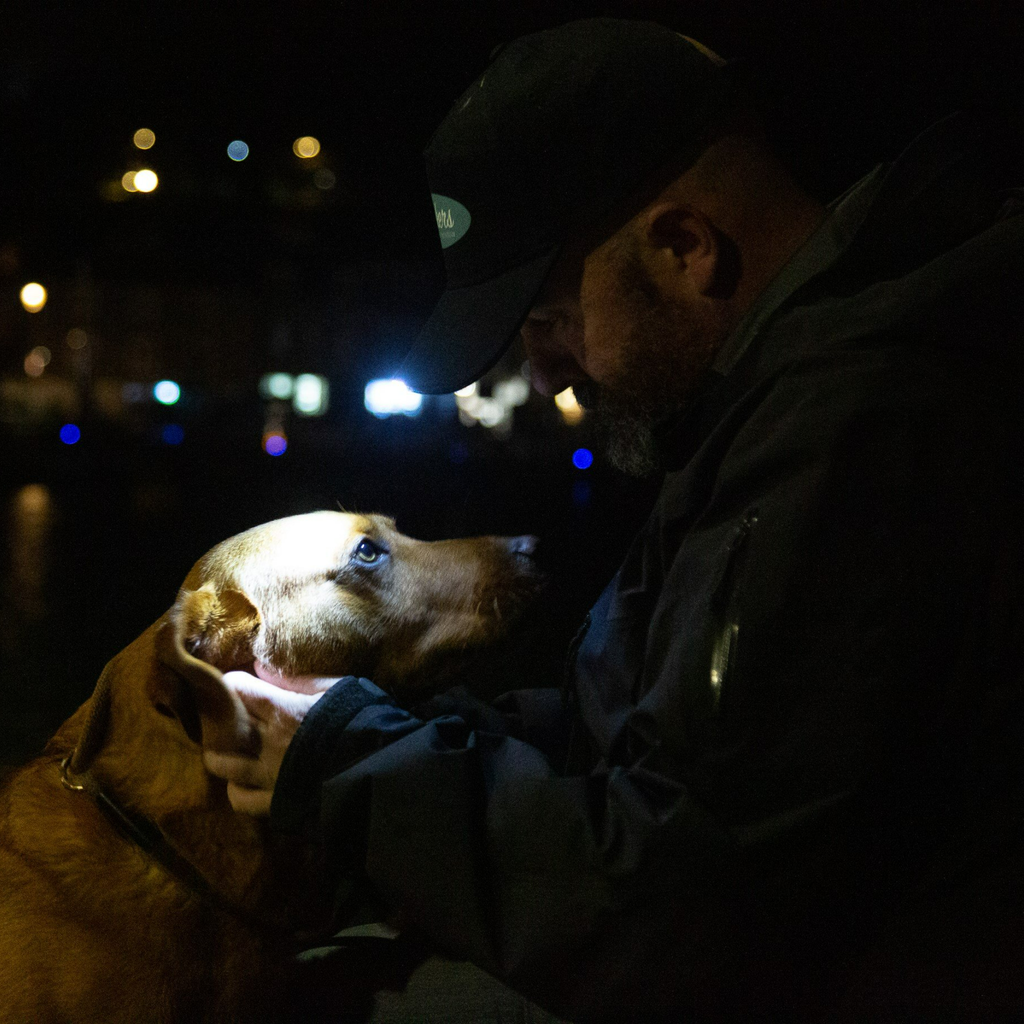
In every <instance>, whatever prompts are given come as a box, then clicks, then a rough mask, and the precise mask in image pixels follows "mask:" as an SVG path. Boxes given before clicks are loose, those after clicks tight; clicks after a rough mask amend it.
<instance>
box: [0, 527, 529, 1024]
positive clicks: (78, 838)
mask: <svg viewBox="0 0 1024 1024" xmlns="http://www.w3.org/2000/svg"><path fill="white" fill-rule="evenodd" d="M364 542H367V543H364ZM529 548H530V542H529V539H523V538H518V539H512V540H509V539H503V538H486V537H485V538H476V539H472V540H461V541H439V542H434V543H426V542H422V541H414V540H411V539H410V538H408V537H404V536H402V535H401V534H400V533H398V532H397V530H396V529H395V525H394V523H393V522H392V521H391V520H389V519H385V518H383V517H380V516H357V515H351V514H347V513H335V512H319V513H313V514H311V515H306V516H295V517H291V518H289V519H283V520H278V521H276V522H273V523H268V524H266V525H264V526H261V527H257V528H255V529H253V530H249V531H247V532H246V533H243V534H240V535H238V536H237V537H234V538H231V539H230V540H228V541H225V542H224V543H222V544H220V545H218V546H217V547H216V548H214V549H213V550H212V551H211V552H210V553H209V554H207V555H206V556H205V557H204V558H202V559H201V560H200V561H199V562H198V563H197V564H196V565H195V567H194V568H193V569H192V571H191V572H190V573H189V575H188V577H187V579H186V580H185V583H184V585H183V587H182V589H181V590H180V592H179V594H178V598H177V600H176V602H175V604H174V606H173V607H172V608H171V609H170V611H169V612H168V613H167V614H165V615H164V616H163V617H161V619H160V620H159V621H158V622H156V623H154V624H153V626H151V627H150V628H149V629H148V630H146V632H145V633H143V635H142V636H141V637H139V638H138V639H137V640H136V641H135V642H134V643H132V644H131V645H130V646H129V647H127V648H126V649H125V650H124V651H122V652H121V653H120V654H119V655H117V656H116V657H115V658H114V659H113V660H112V661H111V662H110V663H109V664H108V665H107V667H106V669H105V670H104V672H103V675H102V676H101V679H100V682H99V684H98V685H97V688H96V692H95V693H94V694H93V697H92V698H90V700H89V701H87V702H86V703H85V704H84V705H83V706H82V707H81V708H79V710H78V711H77V712H76V713H75V714H74V715H73V716H72V717H71V718H70V719H69V720H68V721H67V722H66V723H65V724H64V725H63V726H62V727H61V728H60V729H59V731H58V732H57V734H56V735H55V736H54V738H53V739H52V740H51V741H50V743H49V745H48V746H47V749H46V751H45V753H44V754H43V756H41V757H40V758H38V759H37V760H35V761H33V762H32V763H30V764H29V765H27V766H26V767H24V768H23V769H21V770H20V771H19V772H17V773H16V774H15V775H14V777H13V778H12V779H11V780H10V781H9V782H8V784H7V785H6V786H5V788H4V789H3V791H2V792H0V1022H2V1024H28V1022H32V1024H58V1022H61V1024H85V1022H96V1024H100V1022H102V1024H117V1022H124V1024H140V1022H145V1024H158V1022H165V1021H182V1022H184V1021H188V1022H193V1021H204V1020H209V1021H236V1020H245V1019H259V1020H261V1019H264V1017H265V1016H269V1015H270V1010H269V1009H268V1007H269V1005H270V1004H269V1003H268V1002H267V1000H268V998H269V995H268V993H269V992H271V991H272V990H273V989H274V988H275V986H277V985H278V984H279V982H280V981H281V974H280V971H281V969H282V963H283V962H286V961H287V957H284V956H283V955H282V953H281V949H282V948H283V945H284V943H285V941H286V940H287V938H288V937H289V936H290V935H291V934H292V932H293V930H294V929H299V928H304V927H311V928H315V927H317V926H320V925H322V924H323V923H324V921H323V917H322V915H323V913H324V911H325V909H326V903H321V902H320V901H318V899H317V897H318V896H319V895H320V893H319V892H318V890H317V885H316V881H315V878H316V873H315V870H314V867H313V864H312V859H311V857H309V856H308V855H307V851H304V850H297V849H292V848H289V849H282V848H278V847H277V846H276V845H274V844H273V843H272V842H271V840H270V837H269V834H268V832H267V829H266V825H265V823H264V822H263V821H261V820H258V819H252V818H249V817H246V816H243V815H238V814H235V813H233V812H232V810H231V808H230V806H229V804H228V803H227V800H226V797H225V790H224V784H223V783H222V782H220V781H219V780H216V779H213V778H211V777H210V776H209V775H207V773H206V772H205V771H204V769H203V764H202V756H201V754H202V746H201V744H205V745H206V746H208V747H213V748H216V749H221V750H237V749H241V748H242V747H244V745H245V744H246V743H247V742H248V737H249V735H250V732H249V726H248V720H247V716H246V713H245V711H244V708H243V707H242V705H241V703H240V701H239V699H238V697H237V696H236V695H235V694H234V693H233V692H232V691H231V690H230V689H228V688H227V686H226V685H225V684H224V681H223V678H222V677H221V674H220V672H221V671H227V670H229V669H234V668H246V669H249V670H251V669H252V666H253V663H254V661H259V662H261V663H263V665H265V666H266V667H268V668H270V669H273V670H277V671H279V672H281V673H282V674H283V675H284V676H288V677H294V676H303V675H310V676H332V675H340V674H350V673H351V674H361V675H367V676H369V677H370V678H373V679H374V680H375V681H376V682H377V683H378V684H379V685H382V686H384V687H385V688H390V689H392V690H394V691H396V692H400V693H401V694H403V695H405V696H410V695H412V694H418V693H426V692H428V691H429V690H431V689H436V688H437V687H438V686H439V685H440V681H441V680H442V679H443V678H444V677H445V673H446V672H447V670H448V669H449V668H450V666H451V665H452V664H453V663H454V662H455V661H456V660H457V659H458V657H459V656H460V655H461V654H462V653H463V652H465V651H468V650H470V649H473V648H475V647H480V646H481V645H486V644H489V643H490V642H491V641H493V640H495V639H497V638H498V637H499V636H501V635H502V634H504V633H505V632H506V629H507V626H508V624H509V622H510V621H511V620H512V619H513V618H514V612H515V610H516V608H517V606H518V605H519V604H520V603H521V602H522V600H523V599H524V598H526V597H527V596H528V595H529V594H530V593H531V592H532V591H533V590H534V589H535V583H536V575H535V573H534V571H533V569H532V566H531V565H530V563H529V559H528V558H526V557H524V556H525V555H526V554H527V553H528V550H529ZM376 552H380V554H376ZM210 666H215V668H211V667H210ZM83 739H84V741H85V742H86V743H87V744H89V745H90V746H91V748H93V749H90V750H89V751H88V758H89V760H90V761H91V766H90V771H91V774H92V775H93V777H95V778H96V779H97V780H98V781H99V782H100V783H101V784H102V785H103V787H104V788H105V789H107V790H108V791H109V792H110V793H112V794H114V795H115V796H116V797H117V798H118V799H119V800H120V801H121V802H122V803H123V804H124V805H125V806H126V807H128V808H129V809H130V810H132V811H134V812H137V813H139V814H143V815H146V816H147V817H148V818H150V819H151V820H152V821H154V822H156V823H157V824H158V825H159V826H160V828H161V829H162V830H163V832H164V833H165V835H166V836H167V837H168V839H169V840H170V842H171V843H172V844H173V846H174V847H175V848H176V849H177V850H178V851H179V852H180V853H181V854H183V855H184V856H185V857H186V858H187V859H188V860H189V861H191V863H192V864H193V865H194V866H195V867H196V868H197V869H198V870H199V872H200V873H201V874H202V875H203V876H204V877H205V878H206V879H207V881H208V882H209V883H210V885H211V887H212V888H213V889H214V890H216V891H217V893H219V894H220V895H221V896H223V897H224V898H225V899H226V900H228V901H230V902H231V903H233V904H237V905H238V906H240V907H243V908H245V910H246V912H248V913H249V914H251V915H253V916H255V917H258V918H260V919H261V920H262V921H265V922H267V923H268V924H267V927H266V928H263V927H260V926H258V925H253V924H251V922H247V921H246V920H244V919H241V918H240V917H238V916H236V915H234V914H232V913H229V912H227V911H225V910H224V909H222V908H219V907H218V906H217V905H215V904H214V903H212V902H211V901H209V900H205V899H203V898H201V897H199V896H196V895H195V894H194V893H192V892H191V891H190V890H189V889H188V888H187V887H186V886H184V885H183V884H182V883H181V882H179V881H177V880H176V879H175V878H173V877H172V876H171V875H170V874H169V873H168V872H167V871H166V870H165V869H164V868H162V867H161V866H160V865H158V864H156V863H155V862H154V861H153V860H152V859H151V858H150V857H149V856H148V855H147V854H145V853H144V852H143V851H142V850H140V849H139V848H137V847H136V846H134V845H132V844H131V843H130V842H128V841H127V840H126V839H125V838H124V837H123V836H122V835H120V834H119V833H118V832H117V831H116V830H115V829H114V828H113V827H112V825H111V824H110V822H109V821H107V820H106V819H105V817H104V816H103V814H102V813H101V812H100V810H99V808H98V807H97V805H96V803H95V802H94V801H93V800H92V799H91V798H90V797H89V796H88V795H87V794H85V793H81V792H72V791H69V790H68V789H66V788H65V787H64V786H63V785H62V783H61V778H60V768H59V764H60V762H61V761H62V759H64V758H65V757H67V756H68V755H69V754H71V753H72V751H75V749H76V745H78V746H79V748H80V747H81V744H82V741H83ZM82 757H84V754H83V751H82V750H81V749H79V750H78V752H77V753H75V758H76V759H79V758H82ZM279 940H282V941H281V943H279ZM254 1007H258V1009H254Z"/></svg>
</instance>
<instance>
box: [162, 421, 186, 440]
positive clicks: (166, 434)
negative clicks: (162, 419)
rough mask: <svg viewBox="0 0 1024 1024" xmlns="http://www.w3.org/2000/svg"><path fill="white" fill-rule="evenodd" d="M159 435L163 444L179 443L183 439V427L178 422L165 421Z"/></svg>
mask: <svg viewBox="0 0 1024 1024" xmlns="http://www.w3.org/2000/svg"><path fill="white" fill-rule="evenodd" d="M160 436H161V438H163V441H164V444H174V445H177V444H181V442H182V441H184V440H185V428H184V427H182V426H181V424H180V423H165V424H164V429H163V430H161V431H160Z"/></svg>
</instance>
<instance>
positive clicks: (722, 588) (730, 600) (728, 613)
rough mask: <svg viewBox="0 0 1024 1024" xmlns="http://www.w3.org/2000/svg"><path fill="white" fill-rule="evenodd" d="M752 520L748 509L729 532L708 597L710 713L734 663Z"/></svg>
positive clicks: (753, 516)
mask: <svg viewBox="0 0 1024 1024" xmlns="http://www.w3.org/2000/svg"><path fill="white" fill-rule="evenodd" d="M756 522H757V509H751V510H750V511H749V512H747V514H746V515H745V516H744V517H743V521H742V522H741V523H740V524H739V526H737V527H736V529H735V530H734V531H733V534H732V537H731V538H730V539H729V547H728V555H727V561H726V566H725V571H724V572H723V573H722V580H721V582H720V583H719V585H718V587H717V589H716V591H715V594H714V597H713V598H712V607H713V609H715V610H716V612H717V615H716V618H717V620H718V621H717V623H716V624H715V627H714V636H713V639H712V644H711V665H710V671H709V674H708V682H709V685H710V688H711V712H712V714H714V713H715V712H716V711H717V710H718V706H719V702H720V701H721V699H722V687H723V686H724V685H725V681H726V679H727V678H728V676H729V672H730V670H731V669H732V667H733V665H734V664H735V662H736V645H737V643H738V641H739V635H740V622H739V611H740V609H739V604H740V602H739V598H740V591H741V589H742V588H741V574H740V569H741V567H742V561H743V556H744V555H745V553H746V550H747V541H748V539H749V538H750V531H751V530H752V529H753V527H754V524H755V523H756Z"/></svg>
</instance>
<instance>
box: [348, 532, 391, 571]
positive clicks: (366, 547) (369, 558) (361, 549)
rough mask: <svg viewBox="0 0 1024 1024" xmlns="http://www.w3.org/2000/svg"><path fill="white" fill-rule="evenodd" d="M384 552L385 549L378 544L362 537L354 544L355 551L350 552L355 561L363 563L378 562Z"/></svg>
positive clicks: (385, 552) (371, 563)
mask: <svg viewBox="0 0 1024 1024" xmlns="http://www.w3.org/2000/svg"><path fill="white" fill-rule="evenodd" d="M386 554H387V551H386V550H385V549H384V548H382V547H381V546H380V545H379V544H374V542H373V541H372V540H369V539H368V538H367V537H364V538H363V539H362V540H361V541H360V542H359V543H358V544H357V545H356V549H355V551H353V552H352V557H353V558H354V559H355V560H356V561H357V562H362V563H363V565H373V564H374V563H375V562H379V561H380V560H381V559H382V558H383V557H384V556H385V555H386Z"/></svg>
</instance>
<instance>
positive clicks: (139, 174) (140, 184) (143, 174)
mask: <svg viewBox="0 0 1024 1024" xmlns="http://www.w3.org/2000/svg"><path fill="white" fill-rule="evenodd" d="M159 184H160V179H159V178H158V177H157V176H156V172H155V171H151V170H148V169H144V170H141V171H136V172H135V188H136V190H137V191H139V192H152V191H153V189H155V188H156V187H157V185H159Z"/></svg>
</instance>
